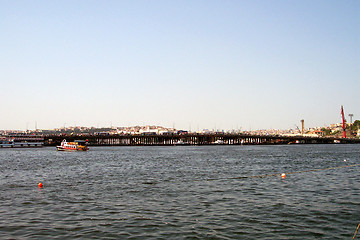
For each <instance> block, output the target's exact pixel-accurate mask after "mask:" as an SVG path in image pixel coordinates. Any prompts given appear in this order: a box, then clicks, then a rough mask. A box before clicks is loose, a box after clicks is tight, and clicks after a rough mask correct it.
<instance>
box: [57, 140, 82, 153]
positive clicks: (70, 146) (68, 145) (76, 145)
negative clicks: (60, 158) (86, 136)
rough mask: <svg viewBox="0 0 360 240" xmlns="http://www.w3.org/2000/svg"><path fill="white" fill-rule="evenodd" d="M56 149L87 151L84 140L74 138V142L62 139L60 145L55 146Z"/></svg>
mask: <svg viewBox="0 0 360 240" xmlns="http://www.w3.org/2000/svg"><path fill="white" fill-rule="evenodd" d="M56 148H57V150H58V151H87V150H89V148H88V146H87V145H86V141H84V140H75V141H74V142H67V141H66V140H65V139H64V140H62V142H61V144H60V146H56Z"/></svg>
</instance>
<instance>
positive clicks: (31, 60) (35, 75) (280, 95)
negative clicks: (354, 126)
mask: <svg viewBox="0 0 360 240" xmlns="http://www.w3.org/2000/svg"><path fill="white" fill-rule="evenodd" d="M0 33H1V37H0V46H1V47H0V81H1V99H2V104H1V105H0V111H1V117H0V129H26V128H27V127H28V128H29V129H34V128H35V122H37V126H38V128H40V129H51V128H56V127H62V126H64V125H66V126H74V125H75V124H76V125H81V126H95V127H96V126H99V127H108V126H110V125H113V126H132V125H145V124H151V125H153V124H154V125H162V126H165V127H172V126H175V127H176V128H178V129H189V128H190V127H191V129H192V130H197V129H203V128H208V129H213V128H215V127H216V128H218V129H233V128H234V129H235V128H240V127H241V128H242V129H243V130H248V129H252V130H254V129H265V128H277V129H287V128H294V125H295V124H296V125H300V120H301V119H305V126H306V127H310V126H323V125H324V124H330V123H335V122H340V121H341V116H340V107H341V105H344V109H345V114H346V115H347V114H349V113H353V114H354V119H360V97H359V91H360V80H359V77H360V1H358V0H338V1H331V0H325V1H322V0H318V1H313V0H301V1H300V0H299V1H295V0H294V1H288V0H284V1H282V0H276V1H275V0H274V1H271V0H263V1H257V0H251V1H250V0H249V1H244V0H243V1H242V0H238V1H235V0H218V1H213V0H206V1H205V0H204V1H201V0H192V1H186V0H181V1H176V0H172V1H168V0H162V1H160V0H153V1H145V0H143V1H138V0H132V1H121V0H116V1H111V0H107V1H100V0H98V1H91V0H71V1H70V0H69V1H68V0H58V1H27V0H26V1H17V0H2V1H0Z"/></svg>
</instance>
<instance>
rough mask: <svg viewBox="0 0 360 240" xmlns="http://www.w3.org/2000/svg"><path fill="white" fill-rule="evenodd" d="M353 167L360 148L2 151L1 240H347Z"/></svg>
mask: <svg viewBox="0 0 360 240" xmlns="http://www.w3.org/2000/svg"><path fill="white" fill-rule="evenodd" d="M359 164H360V145H287V146H178V147H93V148H91V149H90V151H88V152H57V151H56V149H55V148H48V147H45V148H41V149H0V172H1V175H0V203H1V205H0V216H1V217H0V239H54V238H56V239H74V238H77V239H78V238H82V239H352V237H353V235H354V233H355V230H356V227H357V225H358V224H359V222H360V171H359V170H360V165H359ZM310 170H316V171H310ZM283 172H286V173H292V174H287V177H286V178H285V179H281V177H280V174H281V173H283ZM267 174H268V175H269V176H264V175H267ZM272 174H278V175H272ZM39 182H42V183H43V184H44V187H43V188H42V189H39V188H38V186H37V184H38V183H39ZM356 239H360V236H359V235H357V237H356Z"/></svg>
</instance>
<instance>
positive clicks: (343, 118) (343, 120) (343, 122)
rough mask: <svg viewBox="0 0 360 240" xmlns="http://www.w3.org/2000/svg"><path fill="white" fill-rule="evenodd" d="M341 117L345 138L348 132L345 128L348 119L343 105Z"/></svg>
mask: <svg viewBox="0 0 360 240" xmlns="http://www.w3.org/2000/svg"><path fill="white" fill-rule="evenodd" d="M341 117H342V129H343V138H346V132H345V128H346V119H345V117H344V108H343V106H342V105H341Z"/></svg>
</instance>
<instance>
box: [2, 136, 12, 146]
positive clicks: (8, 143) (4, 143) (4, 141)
mask: <svg viewBox="0 0 360 240" xmlns="http://www.w3.org/2000/svg"><path fill="white" fill-rule="evenodd" d="M14 146H15V143H14V139H8V138H5V137H2V138H0V148H9V147H10V148H13V147H14Z"/></svg>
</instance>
